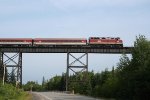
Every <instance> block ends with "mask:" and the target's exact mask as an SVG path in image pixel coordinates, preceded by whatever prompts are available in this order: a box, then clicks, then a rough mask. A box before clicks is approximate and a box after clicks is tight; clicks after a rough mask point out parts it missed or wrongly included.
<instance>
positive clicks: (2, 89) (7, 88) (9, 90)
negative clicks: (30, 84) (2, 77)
mask: <svg viewBox="0 0 150 100" xmlns="http://www.w3.org/2000/svg"><path fill="white" fill-rule="evenodd" d="M23 93H24V92H23V91H22V90H20V89H16V88H15V87H14V86H13V85H12V84H5V85H2V84H1V83H0V100H10V99H15V100H18V99H17V98H19V97H20V96H21V95H23Z"/></svg>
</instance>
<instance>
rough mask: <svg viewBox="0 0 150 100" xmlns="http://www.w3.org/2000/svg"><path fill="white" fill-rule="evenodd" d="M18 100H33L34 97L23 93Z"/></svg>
mask: <svg viewBox="0 0 150 100" xmlns="http://www.w3.org/2000/svg"><path fill="white" fill-rule="evenodd" d="M17 100H32V95H31V94H30V93H28V92H23V93H22V94H21V95H20V96H19V97H18V98H17Z"/></svg>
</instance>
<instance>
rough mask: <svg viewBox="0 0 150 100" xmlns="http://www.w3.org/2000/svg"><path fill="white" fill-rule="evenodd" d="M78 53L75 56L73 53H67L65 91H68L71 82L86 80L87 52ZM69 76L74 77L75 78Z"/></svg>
mask: <svg viewBox="0 0 150 100" xmlns="http://www.w3.org/2000/svg"><path fill="white" fill-rule="evenodd" d="M76 54H77V53H76ZM78 54H79V55H78V57H77V56H75V54H73V53H67V71H66V91H68V88H69V84H70V83H71V82H86V79H87V72H88V53H78ZM77 69H79V70H77ZM71 72H72V74H71ZM71 77H75V79H72V78H71Z"/></svg>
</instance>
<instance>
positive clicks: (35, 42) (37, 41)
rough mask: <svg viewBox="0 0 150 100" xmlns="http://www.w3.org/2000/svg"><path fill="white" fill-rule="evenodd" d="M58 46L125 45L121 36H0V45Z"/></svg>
mask: <svg viewBox="0 0 150 100" xmlns="http://www.w3.org/2000/svg"><path fill="white" fill-rule="evenodd" d="M2 46H3V47H4V46H6V47H56V46H58V47H59V46H61V47H64V46H73V47H76V46H91V47H123V41H122V40H121V39H120V38H119V37H89V39H86V38H34V39H33V38H0V47H2Z"/></svg>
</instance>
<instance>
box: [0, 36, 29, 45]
mask: <svg viewBox="0 0 150 100" xmlns="http://www.w3.org/2000/svg"><path fill="white" fill-rule="evenodd" d="M0 46H12V47H13V46H15V47H16V46H32V38H0Z"/></svg>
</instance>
